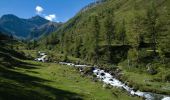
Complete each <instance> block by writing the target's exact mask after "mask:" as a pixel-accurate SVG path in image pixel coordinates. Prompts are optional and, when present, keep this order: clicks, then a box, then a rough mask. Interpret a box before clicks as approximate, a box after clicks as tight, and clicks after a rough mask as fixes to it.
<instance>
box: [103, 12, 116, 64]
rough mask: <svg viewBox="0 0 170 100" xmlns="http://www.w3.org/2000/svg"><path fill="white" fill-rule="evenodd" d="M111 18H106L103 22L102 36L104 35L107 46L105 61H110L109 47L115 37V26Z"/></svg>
mask: <svg viewBox="0 0 170 100" xmlns="http://www.w3.org/2000/svg"><path fill="white" fill-rule="evenodd" d="M112 19H113V16H111V15H110V16H107V17H106V19H105V21H104V34H105V41H106V45H107V52H108V53H107V58H108V59H107V60H108V61H109V62H110V61H111V45H112V40H113V38H114V36H115V26H114V24H113V20H112Z"/></svg>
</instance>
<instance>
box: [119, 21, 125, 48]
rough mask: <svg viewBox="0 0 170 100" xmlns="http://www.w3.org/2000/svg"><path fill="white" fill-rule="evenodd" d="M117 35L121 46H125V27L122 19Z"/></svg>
mask: <svg viewBox="0 0 170 100" xmlns="http://www.w3.org/2000/svg"><path fill="white" fill-rule="evenodd" d="M119 34H120V38H119V39H120V41H121V42H122V44H123V45H125V41H126V27H125V20H124V19H123V20H122V22H121V25H120V29H119Z"/></svg>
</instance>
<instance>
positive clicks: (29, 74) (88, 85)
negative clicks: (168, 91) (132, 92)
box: [0, 61, 139, 100]
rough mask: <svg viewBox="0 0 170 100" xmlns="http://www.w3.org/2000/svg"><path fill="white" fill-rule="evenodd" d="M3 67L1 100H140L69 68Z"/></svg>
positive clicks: (41, 65) (44, 65)
mask: <svg viewBox="0 0 170 100" xmlns="http://www.w3.org/2000/svg"><path fill="white" fill-rule="evenodd" d="M24 62H25V65H23V66H14V67H12V68H6V67H4V66H2V65H1V67H0V80H1V81H0V86H1V87H0V99H1V100H11V99H13V100H21V99H24V100H81V99H85V100H113V99H114V100H135V99H136V100H138V99H139V98H137V97H130V96H128V94H127V93H125V92H123V91H122V90H119V89H115V88H112V89H106V88H103V87H102V83H100V82H93V81H92V79H90V78H89V77H83V76H81V75H80V74H79V72H78V71H77V70H76V69H74V68H71V67H68V66H61V65H58V64H53V63H37V62H33V61H24Z"/></svg>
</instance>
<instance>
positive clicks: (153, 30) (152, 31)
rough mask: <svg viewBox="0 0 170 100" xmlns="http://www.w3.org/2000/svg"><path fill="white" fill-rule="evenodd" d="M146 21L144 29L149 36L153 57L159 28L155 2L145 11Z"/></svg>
mask: <svg viewBox="0 0 170 100" xmlns="http://www.w3.org/2000/svg"><path fill="white" fill-rule="evenodd" d="M146 17H147V19H146V21H147V22H146V23H147V25H146V27H147V34H148V35H149V38H150V42H151V43H152V47H151V48H152V50H153V53H154V55H156V49H157V39H158V32H159V28H158V27H157V25H158V12H157V9H156V4H155V1H154V0H153V1H152V3H151V5H150V7H149V8H148V9H147V16H146Z"/></svg>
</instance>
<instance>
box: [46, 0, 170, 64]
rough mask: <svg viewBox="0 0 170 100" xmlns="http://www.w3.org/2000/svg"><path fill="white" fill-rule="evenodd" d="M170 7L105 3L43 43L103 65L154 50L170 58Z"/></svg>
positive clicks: (161, 1) (153, 2) (164, 0)
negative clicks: (95, 56) (95, 57)
mask: <svg viewBox="0 0 170 100" xmlns="http://www.w3.org/2000/svg"><path fill="white" fill-rule="evenodd" d="M169 4H170V2H169V1H168V0H150V1H146V0H135V1H134V0H106V1H105V2H103V3H100V4H97V6H96V5H92V6H90V7H89V8H88V9H86V10H82V11H80V12H79V13H78V14H77V15H76V16H75V17H73V18H72V19H70V20H69V21H68V22H66V23H65V24H64V25H62V26H61V27H60V28H59V30H58V31H57V32H55V33H54V34H52V35H51V36H49V37H48V38H46V39H44V42H45V43H46V46H47V45H48V47H50V45H51V47H52V48H54V47H55V48H57V51H60V52H61V53H64V54H66V55H72V56H75V57H79V58H83V59H85V60H87V61H92V62H94V55H97V56H98V57H97V60H99V61H104V63H108V62H110V61H111V60H112V61H111V63H119V62H120V61H123V60H125V59H127V58H128V56H135V55H136V56H139V55H140V53H141V56H142V55H143V54H145V53H147V54H148V53H152V51H153V53H155V54H156V52H157V54H158V52H159V54H158V55H161V57H162V56H166V57H169V49H170V48H169V46H168V45H167V44H169V35H170V34H169V32H170V31H169V27H170V25H169V23H170V21H169V13H170V6H169ZM152 29H153V30H152ZM53 37H54V38H53ZM165 37H166V38H165ZM57 40H58V41H60V42H54V43H53V42H48V41H57ZM56 46H57V47H56ZM149 51H151V52H149ZM117 52H118V53H117ZM130 52H133V54H129V55H128V53H130ZM135 52H136V53H135ZM106 53H111V57H110V58H108V57H109V56H106V55H110V54H106ZM115 53H116V54H115ZM157 54H156V55H157ZM143 56H145V55H143ZM120 58H121V59H120ZM113 59H114V61H113ZM132 59H136V58H134V57H133V58H132ZM94 63H96V62H94Z"/></svg>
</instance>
